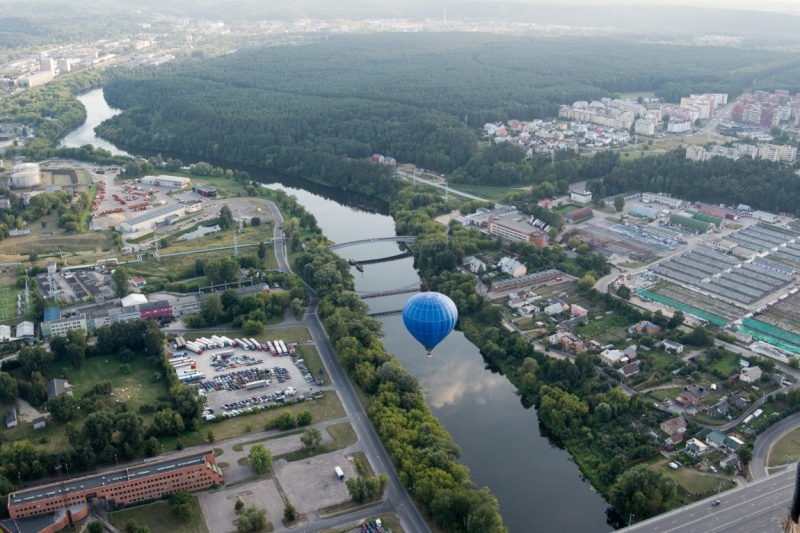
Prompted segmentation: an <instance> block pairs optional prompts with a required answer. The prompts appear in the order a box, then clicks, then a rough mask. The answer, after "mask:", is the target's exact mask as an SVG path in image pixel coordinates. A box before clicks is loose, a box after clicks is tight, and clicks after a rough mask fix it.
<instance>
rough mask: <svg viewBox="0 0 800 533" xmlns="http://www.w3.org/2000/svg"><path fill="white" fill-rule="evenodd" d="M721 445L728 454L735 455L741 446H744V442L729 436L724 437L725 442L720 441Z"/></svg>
mask: <svg viewBox="0 0 800 533" xmlns="http://www.w3.org/2000/svg"><path fill="white" fill-rule="evenodd" d="M722 445H723V446H724V447H725V448H727V449H728V451H729V452H731V453H736V452H737V451H738V450H739V448H740V447H741V446H744V441H742V440H740V439H739V438H737V437H734V436H733V435H731V436H728V437H725V440H724V441H722Z"/></svg>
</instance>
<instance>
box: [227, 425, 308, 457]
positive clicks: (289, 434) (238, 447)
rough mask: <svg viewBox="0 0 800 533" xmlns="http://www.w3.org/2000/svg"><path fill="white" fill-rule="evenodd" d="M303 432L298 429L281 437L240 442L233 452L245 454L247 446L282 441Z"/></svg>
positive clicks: (275, 436)
mask: <svg viewBox="0 0 800 533" xmlns="http://www.w3.org/2000/svg"><path fill="white" fill-rule="evenodd" d="M302 432H303V430H302V429H297V430H295V431H288V432H286V433H281V434H279V435H272V436H270V437H264V438H263V439H256V440H251V441H247V442H240V443H239V444H234V445H233V451H235V452H243V451H244V447H245V446H252V445H253V444H258V443H259V442H267V441H268V440H275V439H282V438H283V437H290V436H292V435H299V434H301V433H302Z"/></svg>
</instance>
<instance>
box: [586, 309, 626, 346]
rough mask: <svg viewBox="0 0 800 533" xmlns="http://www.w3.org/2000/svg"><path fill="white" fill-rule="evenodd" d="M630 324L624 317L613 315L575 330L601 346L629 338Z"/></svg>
mask: <svg viewBox="0 0 800 533" xmlns="http://www.w3.org/2000/svg"><path fill="white" fill-rule="evenodd" d="M630 324H631V322H630V321H629V320H627V319H626V318H624V317H621V316H617V315H611V316H603V318H602V319H600V320H592V321H590V322H589V323H588V324H586V325H585V326H579V327H577V328H575V330H576V331H577V332H578V333H580V334H581V335H585V336H587V337H588V338H591V339H594V340H596V341H597V342H599V343H600V344H608V343H611V342H620V341H623V340H625V339H626V338H628V331H627V327H628V326H629V325H630Z"/></svg>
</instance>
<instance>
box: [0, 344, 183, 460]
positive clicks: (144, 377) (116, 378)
mask: <svg viewBox="0 0 800 533" xmlns="http://www.w3.org/2000/svg"><path fill="white" fill-rule="evenodd" d="M121 364H122V363H121V361H119V360H118V359H116V358H114V357H108V356H102V357H93V358H89V359H86V361H85V362H84V365H83V368H81V369H80V370H76V369H74V368H72V366H71V365H70V364H69V362H67V361H56V362H54V363H53V365H52V368H51V369H50V372H48V374H47V375H46V376H45V380H47V381H49V380H51V379H53V378H61V377H62V375H63V372H62V368H66V369H67V371H68V373H69V382H70V384H71V385H72V387H73V396H74V397H75V399H79V398H80V397H81V396H83V395H84V394H85V393H86V392H88V391H89V390H90V389H91V388H92V387H94V385H95V384H96V383H98V382H101V381H106V380H108V381H110V382H111V386H112V388H113V390H112V393H111V394H112V395H111V396H107V397H104V399H105V400H106V403H108V404H109V405H110V406H111V407H112V408H113V407H114V406H115V405H116V404H118V403H121V402H125V403H126V405H127V406H128V410H129V411H132V412H134V413H138V412H139V406H141V405H144V404H152V405H155V404H156V403H157V402H156V398H158V397H159V396H164V395H168V390H167V387H166V384H165V382H164V380H161V381H158V382H154V381H153V380H152V377H153V374H154V373H155V369H154V368H153V367H152V366H151V365H150V363H148V362H147V358H146V357H144V356H138V357H136V358H135V359H134V360H133V361H131V362H129V363H127V364H128V365H130V367H131V372H130V373H129V374H123V373H122V371H121V370H120V368H119V367H120V365H121ZM19 373H20V370H15V371H13V372H12V374H13V375H14V376H15V377H19ZM34 407H35V408H39V406H34ZM40 412H42V411H41V409H40ZM142 417H143V418H144V419H145V421H146V423H148V424H149V423H150V422H151V421H152V419H153V415H152V414H148V415H143V416H142ZM85 418H86V415H85V414H84V413H83V412H81V411H80V410H79V411H78V414H77V416H76V418H75V419H74V420H73V421H72V423H73V424H74V425H76V426H78V427H79V428H80V427H82V425H83V420H84V419H85ZM64 426H65V424H60V423H57V422H55V421H53V420H52V419H50V418H48V420H47V426H46V427H45V428H44V429H38V430H34V429H33V424H31V423H29V422H23V421H22V420H20V422H19V425H18V426H17V427H16V428H13V429H7V428H5V427H3V428H2V429H0V435H3V436H4V437H5V438H7V439H8V440H20V439H28V440H30V441H31V442H32V443H34V444H35V445H37V446H43V447H44V449H46V450H47V451H49V452H50V453H55V452H59V451H65V450H68V449H69V448H70V446H69V442H68V441H67V437H66V434H65V433H64ZM43 437H44V438H46V439H47V440H48V442H46V443H42V442H41V439H42V438H43Z"/></svg>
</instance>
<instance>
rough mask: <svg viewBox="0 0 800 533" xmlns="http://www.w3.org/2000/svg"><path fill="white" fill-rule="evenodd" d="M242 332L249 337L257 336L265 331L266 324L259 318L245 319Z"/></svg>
mask: <svg viewBox="0 0 800 533" xmlns="http://www.w3.org/2000/svg"><path fill="white" fill-rule="evenodd" d="M242 333H244V334H245V335H247V336H248V337H255V336H256V335H261V334H262V333H264V324H263V322H259V321H258V320H245V321H244V324H242Z"/></svg>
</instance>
